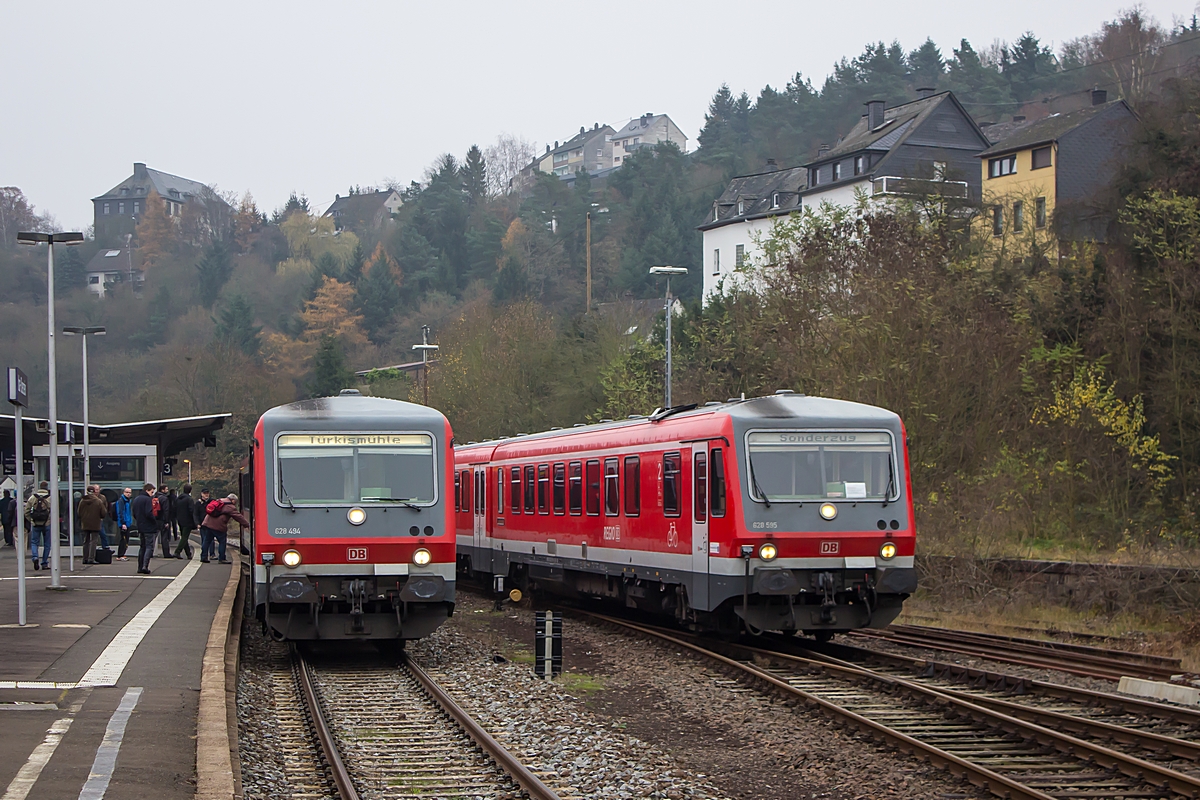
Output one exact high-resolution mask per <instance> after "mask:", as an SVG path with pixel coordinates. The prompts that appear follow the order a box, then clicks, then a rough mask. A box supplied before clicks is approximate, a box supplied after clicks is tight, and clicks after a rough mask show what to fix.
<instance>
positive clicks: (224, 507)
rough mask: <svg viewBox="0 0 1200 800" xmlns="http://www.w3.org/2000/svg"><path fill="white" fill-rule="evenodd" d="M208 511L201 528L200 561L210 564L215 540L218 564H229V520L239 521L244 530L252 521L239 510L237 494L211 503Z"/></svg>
mask: <svg viewBox="0 0 1200 800" xmlns="http://www.w3.org/2000/svg"><path fill="white" fill-rule="evenodd" d="M206 511H207V512H208V513H207V514H206V515H205V517H204V524H203V525H201V526H200V542H201V544H200V561H202V562H203V563H205V564H207V563H208V561H209V558H210V557H211V555H212V552H211V551H212V549H213V547H212V544H213V541H214V540H215V541H216V543H217V561H218V563H221V564H228V563H229V559H227V558H226V557H225V542H226V539H227V538H228V533H229V520H230V519H235V520H237V521H238V524H239V525H241V526H242V527H243V528H249V527H250V520H248V519H246V518H245V517H243V516H242V515H241V513H240V512H239V511H238V510H237V495H236V494H231V495H229V496H228V497H226V498H223V499H218V500H213V501H211V502H210V503H209V504H208V508H207V509H206Z"/></svg>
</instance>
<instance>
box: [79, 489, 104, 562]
mask: <svg viewBox="0 0 1200 800" xmlns="http://www.w3.org/2000/svg"><path fill="white" fill-rule="evenodd" d="M107 515H108V503H107V502H105V500H104V497H103V496H102V495H101V494H100V487H99V486H89V487H87V494H85V495H84V496H83V498H82V499H80V501H79V509H78V511H77V512H76V517H77V518H78V519H79V529H80V530H81V531H83V563H84V564H95V563H96V545H97V544H99V543H100V527H101V526H102V525H104V518H105V516H107Z"/></svg>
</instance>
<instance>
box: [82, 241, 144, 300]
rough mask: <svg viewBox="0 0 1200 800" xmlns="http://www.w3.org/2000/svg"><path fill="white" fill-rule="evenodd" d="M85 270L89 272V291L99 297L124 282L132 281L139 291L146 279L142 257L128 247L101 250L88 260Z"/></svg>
mask: <svg viewBox="0 0 1200 800" xmlns="http://www.w3.org/2000/svg"><path fill="white" fill-rule="evenodd" d="M84 272H85V273H86V274H87V287H88V291H89V292H91V293H92V294H94V295H96V296H97V297H103V296H104V294H105V292H107V291H108V290H109V289H111V288H112V287H113V286H116V285H118V284H122V283H130V284H132V285H133V288H134V291H138V290H140V289H141V288H142V281H143V280H145V273H144V272H143V271H142V268H141V259H140V258H139V257H138V256H137V255H136V254H135V253H134V252H132V251H130V250H129V248H127V247H106V248H104V249H103V250H100V251H99V252H97V253H96V255H94V256H92V259H91V260H90V261H88V263H87V266H86V267H84Z"/></svg>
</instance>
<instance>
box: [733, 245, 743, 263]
mask: <svg viewBox="0 0 1200 800" xmlns="http://www.w3.org/2000/svg"><path fill="white" fill-rule="evenodd" d="M745 263H746V245H744V244H739V245H737V246H736V247H734V248H733V266H734V268H735V269H741V268H742V266H743V265H745Z"/></svg>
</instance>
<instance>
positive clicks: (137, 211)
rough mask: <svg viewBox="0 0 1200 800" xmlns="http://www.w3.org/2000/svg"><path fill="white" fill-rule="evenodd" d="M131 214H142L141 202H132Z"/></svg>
mask: <svg viewBox="0 0 1200 800" xmlns="http://www.w3.org/2000/svg"><path fill="white" fill-rule="evenodd" d="M133 213H135V214H140V213H142V201H141V200H134V201H133Z"/></svg>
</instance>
